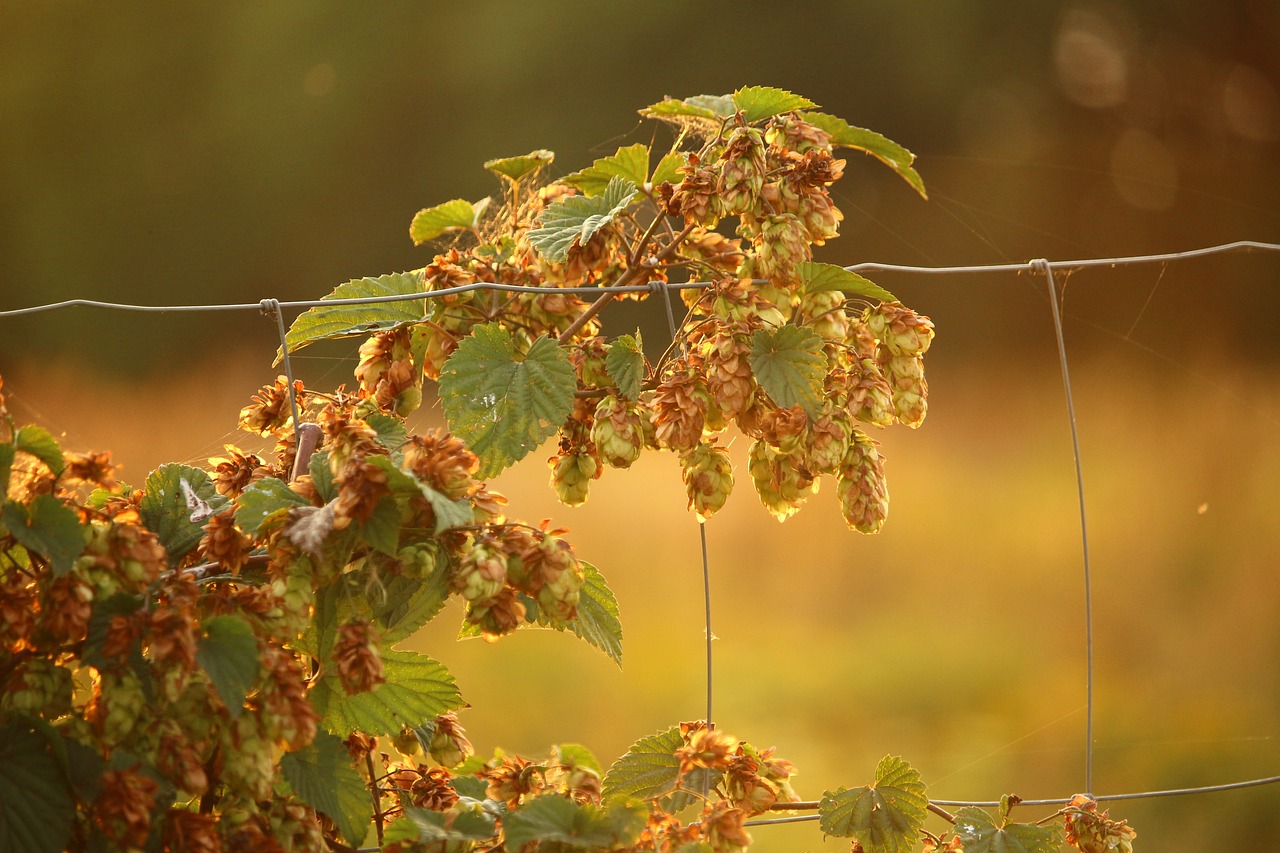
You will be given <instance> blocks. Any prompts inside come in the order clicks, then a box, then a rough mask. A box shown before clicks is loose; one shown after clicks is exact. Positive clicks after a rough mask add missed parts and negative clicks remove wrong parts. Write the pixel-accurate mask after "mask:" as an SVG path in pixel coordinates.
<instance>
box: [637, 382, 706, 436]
mask: <svg viewBox="0 0 1280 853" xmlns="http://www.w3.org/2000/svg"><path fill="white" fill-rule="evenodd" d="M707 399H708V394H707V389H706V386H705V385H704V384H703V381H702V378H701V376H700V375H699V372H698V371H697V370H694V369H691V368H689V367H688V366H687V365H686V366H685V367H684V369H677V370H674V371H672V372H671V373H669V374H668V375H667V377H666V378H665V379H663V380H662V382H661V383H659V385H658V388H657V391H656V393H655V394H654V396H653V400H652V402H651V403H650V409H651V411H652V412H653V414H652V416H651V418H650V420H651V421H652V422H653V426H654V430H655V432H656V435H657V439H658V444H659V445H661V446H662V447H665V448H667V449H668V450H676V451H684V450H692V449H693V448H694V447H695V446H697V444H698V442H699V441H701V440H702V430H703V427H704V426H705V425H706V401H707Z"/></svg>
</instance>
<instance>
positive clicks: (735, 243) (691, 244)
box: [680, 228, 742, 307]
mask: <svg viewBox="0 0 1280 853" xmlns="http://www.w3.org/2000/svg"><path fill="white" fill-rule="evenodd" d="M681 253H682V254H683V255H684V256H685V257H687V258H690V259H692V260H698V261H702V262H703V263H704V264H706V265H708V266H710V267H711V268H712V269H714V270H716V271H717V273H732V272H733V271H734V270H736V269H737V268H738V264H740V263H741V262H742V241H741V240H738V239H737V238H733V237H726V236H724V235H723V234H721V233H719V232H718V231H708V230H706V229H705V228H695V229H694V230H693V231H692V232H691V233H690V234H689V236H688V237H687V238H686V239H685V243H684V246H683V248H682V250H681ZM680 293H681V296H685V295H687V296H689V297H692V298H694V299H696V298H697V297H698V296H699V292H698V291H697V290H692V289H691V290H682V291H680ZM690 307H692V306H690Z"/></svg>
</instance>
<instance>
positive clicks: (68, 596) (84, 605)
mask: <svg viewBox="0 0 1280 853" xmlns="http://www.w3.org/2000/svg"><path fill="white" fill-rule="evenodd" d="M93 599H94V590H93V587H92V586H90V585H89V584H87V583H85V582H84V580H82V579H81V578H79V577H77V576H76V575H75V574H71V573H69V574H65V575H63V576H62V577H60V578H54V579H53V581H52V582H51V583H50V584H49V585H48V586H47V587H45V591H44V596H43V600H42V602H41V606H40V611H39V613H40V619H39V624H40V627H41V628H43V629H44V630H46V631H48V632H49V633H50V634H51V635H52V636H53V638H54V639H55V640H57V641H58V642H60V643H64V644H68V643H77V642H79V641H80V640H83V639H84V638H85V634H86V633H87V632H88V630H89V617H90V616H91V615H92V611H93Z"/></svg>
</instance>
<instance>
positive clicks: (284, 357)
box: [258, 299, 302, 477]
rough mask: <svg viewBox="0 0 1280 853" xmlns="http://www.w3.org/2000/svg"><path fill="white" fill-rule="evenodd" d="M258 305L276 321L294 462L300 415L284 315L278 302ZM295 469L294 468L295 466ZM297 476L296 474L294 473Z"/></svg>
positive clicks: (299, 441) (299, 439) (298, 444)
mask: <svg viewBox="0 0 1280 853" xmlns="http://www.w3.org/2000/svg"><path fill="white" fill-rule="evenodd" d="M258 304H259V307H260V310H261V311H262V314H263V316H265V317H269V318H272V319H274V320H275V321H276V331H277V332H279V334H280V360H281V361H282V362H283V363H284V376H285V379H286V380H287V381H288V383H289V411H290V413H291V414H292V415H293V447H294V454H295V461H296V458H297V455H298V454H300V453H301V450H302V432H301V428H300V424H301V420H302V415H301V412H299V411H298V389H297V388H295V387H294V386H293V363H292V362H291V361H290V360H289V343H288V340H287V335H288V333H287V332H285V328H284V315H283V314H282V313H281V311H280V300H278V299H264V300H262V301H261V302H260V303H258ZM295 467H296V466H295ZM294 476H295V477H296V476H297V473H296V472H295V473H294Z"/></svg>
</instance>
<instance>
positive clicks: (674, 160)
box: [652, 151, 689, 187]
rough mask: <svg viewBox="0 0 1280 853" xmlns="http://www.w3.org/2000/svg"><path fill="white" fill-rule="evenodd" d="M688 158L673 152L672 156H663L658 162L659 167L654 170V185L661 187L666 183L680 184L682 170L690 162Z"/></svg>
mask: <svg viewBox="0 0 1280 853" xmlns="http://www.w3.org/2000/svg"><path fill="white" fill-rule="evenodd" d="M688 159H689V158H688V157H687V156H686V155H685V154H683V153H681V152H679V151H672V152H671V153H670V154H667V155H665V156H663V158H662V159H661V160H659V161H658V167H657V168H656V169H654V170H653V182H652V183H653V185H654V186H655V187H656V186H660V185H661V184H662V183H663V182H664V181H670V182H671V183H673V184H678V183H680V168H681V167H682V166H684V164H685V163H687V162H688Z"/></svg>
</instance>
